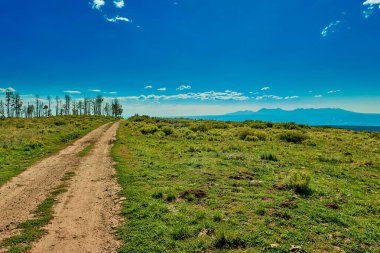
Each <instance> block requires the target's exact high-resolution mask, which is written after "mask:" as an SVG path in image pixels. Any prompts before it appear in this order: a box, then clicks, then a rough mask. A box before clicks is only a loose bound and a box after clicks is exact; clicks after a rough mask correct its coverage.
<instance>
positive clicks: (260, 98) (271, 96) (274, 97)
mask: <svg viewBox="0 0 380 253" xmlns="http://www.w3.org/2000/svg"><path fill="white" fill-rule="evenodd" d="M266 98H271V99H275V100H282V99H283V97H280V96H276V95H263V96H257V97H256V100H262V99H266Z"/></svg>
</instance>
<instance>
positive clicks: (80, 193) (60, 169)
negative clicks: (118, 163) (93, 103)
mask: <svg viewBox="0 0 380 253" xmlns="http://www.w3.org/2000/svg"><path fill="white" fill-rule="evenodd" d="M118 125H119V122H116V123H113V124H111V123H109V124H106V125H103V126H101V127H99V128H98V129H95V130H94V131H92V132H90V133H89V134H87V135H86V136H85V137H83V138H81V139H80V140H78V141H76V142H75V143H74V144H72V145H70V146H68V147H67V148H65V149H63V150H62V151H60V152H59V153H58V154H56V155H53V156H51V157H49V158H46V159H44V160H42V161H40V162H38V163H37V164H35V165H33V166H32V167H30V168H29V169H28V170H26V171H24V172H23V173H21V174H20V175H18V176H17V177H14V178H13V179H11V180H10V181H9V182H8V183H6V184H5V185H3V186H2V187H1V188H0V210H1V212H0V241H1V240H3V239H5V238H8V237H10V236H12V235H14V234H17V233H18V230H17V225H18V224H19V223H21V222H23V221H26V220H28V219H30V218H32V217H33V215H32V211H33V210H35V209H36V207H37V206H38V205H39V204H40V203H41V202H42V201H44V199H45V198H46V197H47V195H48V194H49V193H50V192H51V191H52V190H53V189H55V188H56V187H57V186H59V185H60V183H61V180H60V179H61V178H62V176H63V175H64V174H65V173H66V172H69V171H73V172H75V173H76V176H75V177H74V178H73V179H72V182H71V183H70V186H69V189H68V192H66V193H65V194H63V195H62V196H61V198H59V200H60V201H59V203H58V204H57V205H56V207H55V208H54V210H55V215H54V219H53V220H52V221H51V224H50V225H48V227H47V228H46V229H47V231H48V233H47V235H46V236H45V237H43V238H42V239H41V240H40V242H37V243H36V244H35V247H33V249H32V252H112V250H111V249H116V247H117V246H118V243H117V242H116V240H114V239H113V238H114V236H113V235H112V233H113V229H112V228H114V227H115V226H116V225H117V223H118V219H117V218H115V217H117V215H116V213H117V212H118V211H119V206H118V205H114V202H115V201H114V199H116V197H117V192H118V191H119V187H118V185H117V183H116V180H115V179H114V177H113V175H114V173H115V172H114V169H113V166H112V164H113V161H112V159H111V157H110V148H111V146H112V141H110V140H113V139H114V138H115V135H116V130H117V128H118ZM92 142H95V146H94V148H93V150H92V151H90V153H89V154H88V155H87V156H86V157H83V158H80V157H79V156H78V153H79V152H80V151H81V150H83V148H85V147H86V146H87V145H88V144H89V143H92ZM97 180H99V181H97ZM106 189H107V191H106ZM103 202H105V203H106V204H104V203H103ZM111 204H112V205H111ZM84 207H85V208H84ZM65 210H66V211H67V210H77V211H79V212H80V213H81V215H80V217H81V218H80V219H81V220H82V221H77V218H79V217H76V215H74V214H72V213H70V214H68V213H67V212H66V211H65ZM89 211H91V212H89ZM106 212H107V213H106ZM88 215H89V216H88ZM74 216H75V217H74ZM99 217H100V218H99ZM62 219H63V222H62ZM57 221H60V223H59V224H60V225H59V227H55V226H54V224H57V223H56V222H57ZM109 221H111V222H112V224H111V225H109V224H108V222H109ZM72 222H74V224H76V223H78V222H79V223H80V224H85V225H86V226H74V225H72ZM65 224H70V226H72V228H73V229H74V230H77V231H76V232H75V234H78V235H79V236H75V235H73V236H71V239H75V241H83V242H86V243H81V242H79V243H76V244H75V243H73V242H72V241H70V240H63V239H62V234H66V235H67V231H64V230H62V229H61V228H64V225H65ZM91 224H93V226H91ZM88 228H91V231H88ZM81 230H86V231H88V232H86V233H84V234H83V233H81ZM96 231H98V232H99V231H100V232H99V233H96ZM77 232H78V233H77ZM103 232H104V234H103ZM98 234H99V235H101V237H103V238H107V239H106V240H107V241H104V240H102V238H98V237H97V236H98ZM52 236H53V237H52ZM64 237H65V238H67V236H64ZM74 237H75V238H74ZM51 238H53V239H59V242H60V244H59V245H60V246H62V247H61V248H54V245H58V244H57V243H56V242H55V241H54V240H51ZM88 238H93V239H94V242H93V243H92V245H97V247H99V249H105V250H106V251H98V250H92V249H93V248H92V247H93V246H92V245H90V244H87V242H88V241H89V239H88ZM65 243H66V246H64V244H65ZM67 244H70V245H67ZM100 244H101V245H100ZM75 245H76V246H77V247H76V248H75ZM85 245H88V248H89V249H90V250H89V251H87V248H86V246H85ZM110 245H112V246H110ZM79 246H80V248H79ZM45 248H48V250H45ZM110 250H111V251H110Z"/></svg>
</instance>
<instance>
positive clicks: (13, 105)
mask: <svg viewBox="0 0 380 253" xmlns="http://www.w3.org/2000/svg"><path fill="white" fill-rule="evenodd" d="M4 94H5V96H4V98H0V118H33V117H35V118H40V117H50V116H67V115H99V116H100V115H103V116H114V117H120V116H121V115H122V113H123V106H122V104H121V103H120V101H119V100H118V99H117V98H115V99H111V100H110V101H107V100H106V99H105V98H104V97H103V96H101V95H97V96H96V97H95V98H92V97H84V98H83V99H74V98H73V97H72V96H70V95H68V94H67V95H65V96H64V98H60V97H59V96H56V97H54V98H53V97H51V96H47V97H46V98H42V97H40V96H39V95H35V97H34V98H32V99H31V98H29V97H28V99H27V101H23V99H22V96H21V95H20V94H19V93H18V92H15V91H13V90H11V89H7V90H5V92H4Z"/></svg>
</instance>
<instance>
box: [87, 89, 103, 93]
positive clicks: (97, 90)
mask: <svg viewBox="0 0 380 253" xmlns="http://www.w3.org/2000/svg"><path fill="white" fill-rule="evenodd" d="M88 91H91V92H102V90H99V89H93V90H88Z"/></svg>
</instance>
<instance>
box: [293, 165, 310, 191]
mask: <svg viewBox="0 0 380 253" xmlns="http://www.w3.org/2000/svg"><path fill="white" fill-rule="evenodd" d="M310 180H311V176H310V173H308V172H306V171H295V170H293V171H290V173H289V176H288V178H287V186H288V188H291V189H293V190H294V191H296V192H297V193H302V194H309V193H310V192H311V189H310V186H309V184H310Z"/></svg>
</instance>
